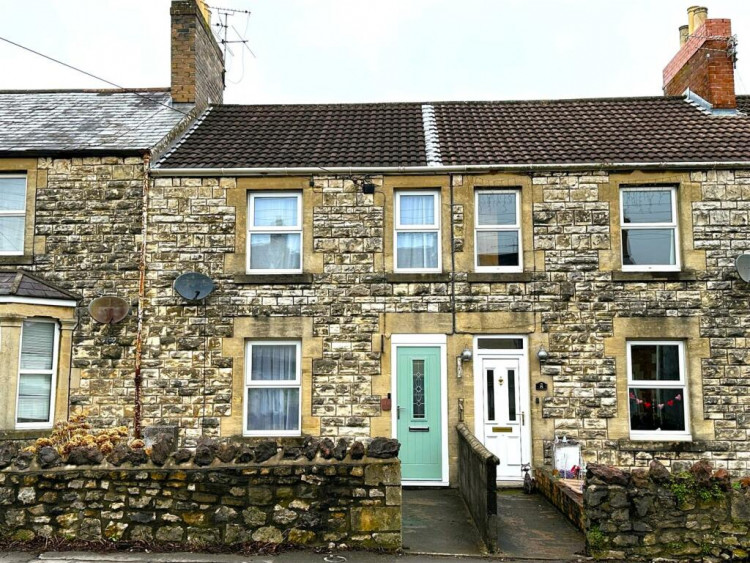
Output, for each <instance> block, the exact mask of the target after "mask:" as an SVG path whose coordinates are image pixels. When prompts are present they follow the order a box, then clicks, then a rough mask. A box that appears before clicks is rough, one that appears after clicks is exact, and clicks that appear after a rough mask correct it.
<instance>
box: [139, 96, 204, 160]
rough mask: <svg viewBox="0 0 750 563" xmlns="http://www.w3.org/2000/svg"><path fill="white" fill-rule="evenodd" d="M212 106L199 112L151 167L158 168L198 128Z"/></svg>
mask: <svg viewBox="0 0 750 563" xmlns="http://www.w3.org/2000/svg"><path fill="white" fill-rule="evenodd" d="M213 108H214V106H208V107H207V108H206V109H205V110H204V111H203V113H201V114H200V115H199V116H198V117H197V118H196V119H195V120H194V121H193V123H192V125H191V126H190V127H189V128H188V129H187V131H185V133H184V134H183V135H180V136H179V137H178V138H177V139H175V140H174V142H173V143H172V145H171V146H170V147H169V148H167V149H166V150H165V151H164V154H162V156H161V157H160V158H159V160H158V161H157V162H156V164H155V165H154V166H153V168H159V167H161V165H162V164H163V163H164V161H165V160H167V159H168V158H169V157H170V156H171V155H172V154H173V153H174V152H175V151H176V150H177V149H178V148H180V146H182V144H183V143H185V142H186V141H187V140H188V139H189V138H190V136H191V135H192V134H193V133H194V132H195V131H196V129H198V127H199V126H200V124H201V123H203V121H204V120H205V119H206V117H208V114H209V113H211V110H212V109H213Z"/></svg>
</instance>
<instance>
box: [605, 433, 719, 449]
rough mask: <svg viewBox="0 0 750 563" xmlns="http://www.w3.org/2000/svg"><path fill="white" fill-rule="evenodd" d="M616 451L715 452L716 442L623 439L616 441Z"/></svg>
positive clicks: (686, 439) (690, 439) (687, 438)
mask: <svg viewBox="0 0 750 563" xmlns="http://www.w3.org/2000/svg"><path fill="white" fill-rule="evenodd" d="M617 445H618V449H619V450H621V451H630V452H651V451H658V452H665V451H667V452H705V451H709V450H716V449H717V446H716V442H711V444H708V443H707V442H705V441H693V440H692V438H691V437H686V438H685V439H682V440H676V439H674V438H672V439H663V440H659V439H658V438H656V437H654V439H651V440H634V439H632V438H623V439H620V440H618V441H617Z"/></svg>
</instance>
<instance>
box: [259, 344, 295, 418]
mask: <svg viewBox="0 0 750 563" xmlns="http://www.w3.org/2000/svg"><path fill="white" fill-rule="evenodd" d="M296 378H297V346H296V345H294V344H253V345H252V351H251V371H250V380H251V382H252V381H294V380H295V379H296ZM247 404H248V407H247V427H248V430H297V429H298V427H299V408H300V407H299V388H278V387H277V388H274V387H251V388H249V389H248V390H247Z"/></svg>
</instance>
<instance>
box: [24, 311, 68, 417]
mask: <svg viewBox="0 0 750 563" xmlns="http://www.w3.org/2000/svg"><path fill="white" fill-rule="evenodd" d="M57 341H58V330H57V323H55V322H53V321H43V320H27V321H24V323H23V327H22V329H21V361H20V367H19V372H18V402H17V406H16V427H17V428H48V427H50V426H52V420H53V417H54V397H55V384H56V382H55V374H56V373H57Z"/></svg>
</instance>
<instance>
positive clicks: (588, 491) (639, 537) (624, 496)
mask: <svg viewBox="0 0 750 563" xmlns="http://www.w3.org/2000/svg"><path fill="white" fill-rule="evenodd" d="M749 485H750V479H742V480H741V481H740V482H738V483H731V482H730V480H729V473H728V472H727V471H726V470H724V469H719V470H717V471H715V472H712V470H711V465H710V464H709V463H708V462H706V461H700V462H697V463H696V464H694V465H693V466H692V467H690V468H689V469H688V470H686V471H681V472H679V473H678V472H673V473H670V472H669V471H668V470H667V469H666V468H665V467H664V466H663V465H662V464H661V463H659V462H652V463H651V465H650V467H649V468H648V469H645V468H638V469H633V470H632V471H631V472H626V471H622V470H619V469H615V468H613V467H608V466H602V465H590V466H589V467H588V471H587V475H586V484H585V489H584V494H583V503H584V505H583V509H584V518H585V528H586V529H585V532H586V544H587V548H588V550H589V552H590V553H591V554H592V555H593V556H594V557H595V558H597V559H617V560H627V561H634V560H646V561H652V560H654V559H658V558H666V559H668V560H704V561H705V560H707V559H703V558H708V560H728V559H729V560H737V561H740V560H741V561H746V560H747V558H748V556H749V555H750V488H748V486H749Z"/></svg>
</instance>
